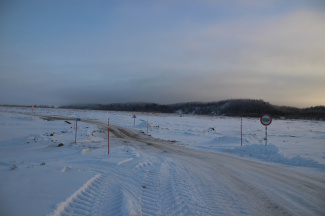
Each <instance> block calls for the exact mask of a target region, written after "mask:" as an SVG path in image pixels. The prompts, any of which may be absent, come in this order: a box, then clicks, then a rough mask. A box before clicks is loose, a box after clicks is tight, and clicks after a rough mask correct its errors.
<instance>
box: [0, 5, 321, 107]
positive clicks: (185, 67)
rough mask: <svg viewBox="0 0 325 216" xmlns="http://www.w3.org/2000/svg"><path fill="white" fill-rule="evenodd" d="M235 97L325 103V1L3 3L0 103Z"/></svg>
mask: <svg viewBox="0 0 325 216" xmlns="http://www.w3.org/2000/svg"><path fill="white" fill-rule="evenodd" d="M234 98H251V99H263V100H265V101H268V102H270V103H272V104H278V105H290V106H298V107H308V106H315V105H325V1H323V0H264V1H263V0H161V1H160V0H156V1H152V0H137V1H136V0H132V1H131V0H130V1H123V0H119V1H117V0H116V1H114V0H112V1H105V0H29V1H26V0H1V1H0V104H24V105H32V104H47V105H55V106H58V105H64V104H74V103H115V102H140V101H141V102H156V103H161V104H169V103H177V102H190V101H202V102H205V101H218V100H223V99H234Z"/></svg>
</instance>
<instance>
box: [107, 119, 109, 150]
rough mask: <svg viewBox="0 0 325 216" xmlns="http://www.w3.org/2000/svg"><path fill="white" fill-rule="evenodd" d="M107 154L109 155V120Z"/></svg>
mask: <svg viewBox="0 0 325 216" xmlns="http://www.w3.org/2000/svg"><path fill="white" fill-rule="evenodd" d="M107 154H108V155H109V118H108V124H107Z"/></svg>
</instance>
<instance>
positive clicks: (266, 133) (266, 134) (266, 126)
mask: <svg viewBox="0 0 325 216" xmlns="http://www.w3.org/2000/svg"><path fill="white" fill-rule="evenodd" d="M265 146H267V126H265Z"/></svg>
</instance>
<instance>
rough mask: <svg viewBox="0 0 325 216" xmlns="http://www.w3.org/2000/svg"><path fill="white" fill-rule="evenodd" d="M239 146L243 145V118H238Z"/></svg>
mask: <svg viewBox="0 0 325 216" xmlns="http://www.w3.org/2000/svg"><path fill="white" fill-rule="evenodd" d="M240 146H243V118H241V119H240Z"/></svg>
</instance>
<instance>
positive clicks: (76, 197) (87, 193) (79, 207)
mask: <svg viewBox="0 0 325 216" xmlns="http://www.w3.org/2000/svg"><path fill="white" fill-rule="evenodd" d="M100 177H101V175H100V174H97V175H96V176H94V177H92V178H91V179H90V180H89V181H87V182H86V184H84V185H83V186H82V187H81V188H80V189H79V190H77V191H76V192H74V193H73V194H72V195H71V196H70V197H69V198H68V199H66V200H65V201H64V202H61V203H60V204H58V205H57V208H56V210H55V211H54V212H53V214H51V216H60V215H71V214H79V215H87V213H89V208H90V207H91V203H92V198H93V196H94V193H93V191H94V189H96V187H95V186H92V185H95V182H96V181H98V179H99V178H100Z"/></svg>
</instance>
